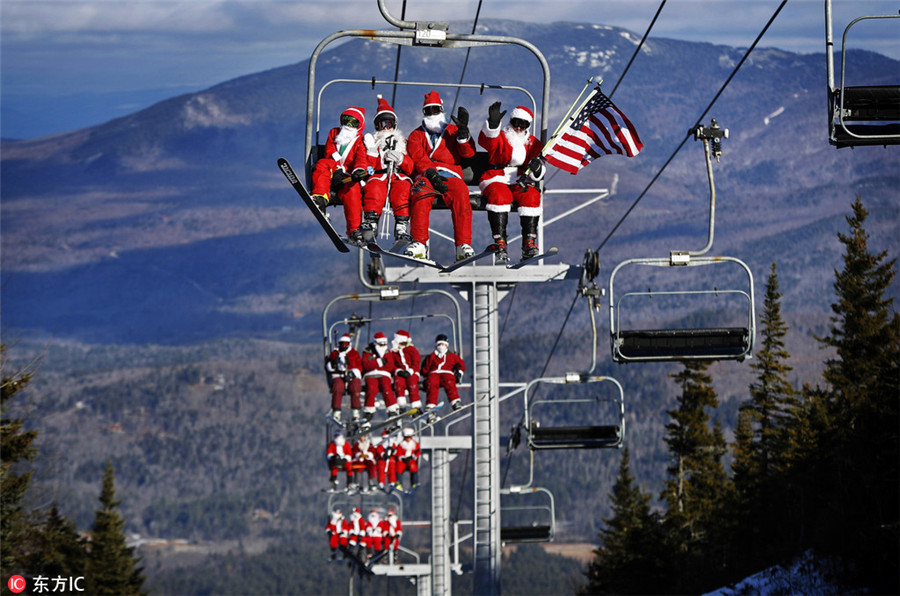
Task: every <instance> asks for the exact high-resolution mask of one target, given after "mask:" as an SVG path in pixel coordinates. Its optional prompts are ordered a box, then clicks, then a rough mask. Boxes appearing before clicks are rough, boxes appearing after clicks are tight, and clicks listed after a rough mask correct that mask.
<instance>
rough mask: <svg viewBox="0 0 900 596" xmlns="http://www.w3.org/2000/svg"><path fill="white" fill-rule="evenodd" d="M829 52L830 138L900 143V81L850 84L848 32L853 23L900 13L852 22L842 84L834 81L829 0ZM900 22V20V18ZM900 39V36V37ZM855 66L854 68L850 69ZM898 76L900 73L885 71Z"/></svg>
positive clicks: (851, 143) (841, 142) (848, 143)
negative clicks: (880, 83)
mask: <svg viewBox="0 0 900 596" xmlns="http://www.w3.org/2000/svg"><path fill="white" fill-rule="evenodd" d="M825 19H826V24H825V34H826V40H825V52H826V60H827V62H826V63H827V71H828V72H827V76H828V104H829V110H830V113H829V135H828V141H829V142H830V143H831V144H832V145H835V146H836V147H838V148H841V147H856V146H864V145H896V144H900V85H898V84H897V82H896V81H895V82H894V84H892V85H861V86H850V85H847V84H846V72H847V70H848V66H847V34H848V33H849V31H850V29H851V27H853V26H855V25H857V24H859V23H862V22H865V21H868V22H869V23H871V22H872V21H874V20H881V19H900V14H893V15H871V16H861V17H859V18H856V19H854V20H853V21H851V22H850V24H849V25H847V27H846V28H845V29H844V33H843V35H842V37H841V74H840V84H839V85H835V81H834V44H833V40H832V12H831V0H826V1H825ZM898 24H900V22H898ZM898 39H900V37H898ZM850 70H852V69H850ZM885 74H887V75H893V76H894V77H895V78H896V77H897V76H898V75H900V73H897V72H894V73H885Z"/></svg>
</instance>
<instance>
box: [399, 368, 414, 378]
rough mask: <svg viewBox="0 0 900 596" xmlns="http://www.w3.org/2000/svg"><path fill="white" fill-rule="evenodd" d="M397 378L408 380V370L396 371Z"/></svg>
mask: <svg viewBox="0 0 900 596" xmlns="http://www.w3.org/2000/svg"><path fill="white" fill-rule="evenodd" d="M397 376H398V377H403V378H404V379H408V378H409V377H411V376H412V375H410V374H409V371H408V370H398V371H397Z"/></svg>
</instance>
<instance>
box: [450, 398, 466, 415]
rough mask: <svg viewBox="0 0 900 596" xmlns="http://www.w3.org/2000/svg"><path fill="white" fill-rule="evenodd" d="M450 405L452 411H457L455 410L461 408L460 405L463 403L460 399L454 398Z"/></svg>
mask: <svg viewBox="0 0 900 596" xmlns="http://www.w3.org/2000/svg"><path fill="white" fill-rule="evenodd" d="M450 407H452V408H453V411H454V412H455V411H457V410H460V409H462V407H463V405H462V400H459V399H455V400H453V401H451V402H450Z"/></svg>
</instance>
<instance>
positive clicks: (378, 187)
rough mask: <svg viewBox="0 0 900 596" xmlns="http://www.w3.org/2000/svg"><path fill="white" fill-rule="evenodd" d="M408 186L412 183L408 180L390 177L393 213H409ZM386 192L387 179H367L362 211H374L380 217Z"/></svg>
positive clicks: (385, 199)
mask: <svg viewBox="0 0 900 596" xmlns="http://www.w3.org/2000/svg"><path fill="white" fill-rule="evenodd" d="M410 186H412V183H410V181H409V180H404V179H403V178H399V177H397V176H392V177H391V209H393V210H394V215H399V216H401V217H406V216H408V215H409V188H410ZM387 192H388V189H387V180H380V179H376V180H369V181H368V182H367V183H366V187H365V188H364V189H363V211H374V212H375V213H377V214H378V215H379V217H380V216H381V212H382V211H383V210H384V203H385V202H386V201H387V198H388V196H387Z"/></svg>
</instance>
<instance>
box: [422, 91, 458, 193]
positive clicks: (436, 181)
mask: <svg viewBox="0 0 900 596" xmlns="http://www.w3.org/2000/svg"><path fill="white" fill-rule="evenodd" d="M460 109H462V108H460ZM425 177H426V178H428V181H429V182H431V186H432V187H433V188H434V190H436V191H438V192H439V193H441V194H443V193H445V192H447V191H448V190H450V189H449V188H448V187H447V179H446V178H444V177H443V176H441V175H440V174H438V171H437V170H435V169H434V168H428V169H427V170H426V171H425Z"/></svg>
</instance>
